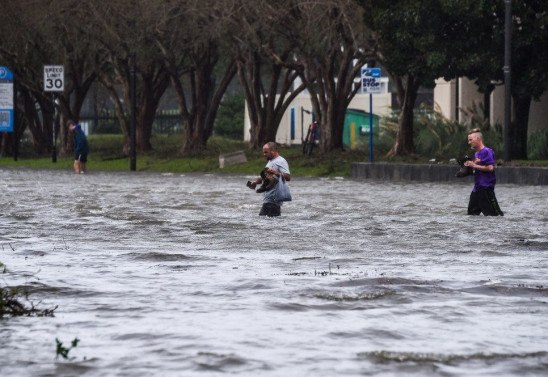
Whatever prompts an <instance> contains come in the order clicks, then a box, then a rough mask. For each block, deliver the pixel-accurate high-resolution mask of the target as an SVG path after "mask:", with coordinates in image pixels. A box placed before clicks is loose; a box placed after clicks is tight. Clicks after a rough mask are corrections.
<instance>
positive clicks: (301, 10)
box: [269, 0, 371, 152]
mask: <svg viewBox="0 0 548 377" xmlns="http://www.w3.org/2000/svg"><path fill="white" fill-rule="evenodd" d="M269 14H271V15H272V16H271V17H272V20H271V26H272V28H273V30H274V31H275V33H276V34H278V35H280V36H283V37H284V38H286V39H287V40H288V41H290V43H291V44H292V45H293V46H294V48H295V53H294V55H293V56H292V58H293V61H287V59H285V58H284V57H283V56H280V55H279V54H277V53H275V52H273V51H271V53H272V55H273V56H274V57H275V58H276V59H277V60H278V62H280V64H285V65H287V66H289V67H292V68H293V69H295V70H297V71H298V72H299V74H300V75H301V77H302V79H303V82H304V83H305V84H306V86H307V89H308V90H309V92H310V94H311V97H312V106H313V109H314V112H315V113H316V115H317V119H318V120H319V121H320V123H321V131H320V132H321V137H320V149H321V150H322V151H324V152H326V151H330V150H333V149H342V148H343V127H344V119H345V114H346V109H347V108H348V104H349V103H350V101H351V100H352V98H353V97H354V96H355V94H356V93H357V92H358V90H359V89H360V86H359V83H356V82H355V79H356V78H357V77H358V76H359V72H360V70H361V67H362V66H363V65H364V63H365V62H366V61H367V59H368V57H369V56H371V53H370V52H369V49H368V46H367V39H366V37H367V34H366V30H365V29H364V27H363V26H364V25H363V22H361V10H360V8H359V7H358V6H357V4H356V3H355V1H352V0H342V1H335V0H316V1H310V0H285V1H282V2H281V3H277V4H276V5H274V4H271V5H270V9H269Z"/></svg>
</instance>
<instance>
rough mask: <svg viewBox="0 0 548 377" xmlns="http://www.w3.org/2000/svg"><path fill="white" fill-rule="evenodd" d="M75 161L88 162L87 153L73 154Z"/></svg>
mask: <svg viewBox="0 0 548 377" xmlns="http://www.w3.org/2000/svg"><path fill="white" fill-rule="evenodd" d="M74 160H75V161H80V162H83V163H84V164H85V163H86V162H88V155H87V154H79V155H77V156H74Z"/></svg>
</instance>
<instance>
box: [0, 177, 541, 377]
mask: <svg viewBox="0 0 548 377" xmlns="http://www.w3.org/2000/svg"><path fill="white" fill-rule="evenodd" d="M248 178H249V177H247V176H224V175H180V174H148V173H133V174H130V173H120V174H114V173H99V172H93V173H92V174H89V175H85V176H76V175H73V174H70V173H68V172H59V171H32V170H0V190H1V194H0V262H2V263H4V264H5V265H6V267H7V271H5V272H4V273H3V274H1V275H0V285H1V286H14V285H25V286H27V287H29V291H30V296H29V299H30V300H31V301H32V302H34V304H35V305H36V306H37V307H41V308H49V307H54V306H58V308H57V309H56V310H55V316H54V317H14V318H6V317H5V318H3V319H0V375H2V376H22V377H26V376H29V377H30V376H32V377H36V376H74V375H85V376H132V377H135V376H143V377H144V376H211V375H224V374H226V375H243V376H258V375H260V376H313V375H318V376H343V375H344V376H402V375H405V376H545V375H547V374H548V321H547V318H548V278H547V271H548V200H547V190H546V187H543V186H515V185H499V186H497V189H496V192H497V197H498V199H499V203H500V205H501V208H502V210H503V211H504V212H505V214H506V216H504V217H499V218H489V217H483V216H480V217H473V218H472V217H468V216H466V215H465V213H466V206H467V202H468V196H469V192H470V189H471V186H472V185H471V183H470V182H467V183H464V182H462V181H457V182H455V184H427V183H424V184H417V183H381V182H371V183H367V182H356V181H352V180H348V179H303V178H299V177H294V179H293V180H292V181H291V182H290V186H291V189H292V193H293V198H294V201H293V202H291V203H287V204H284V206H283V209H282V217H281V218H263V217H259V216H258V215H257V214H258V211H259V208H260V205H261V196H260V195H259V194H255V193H254V192H253V191H252V190H249V189H248V188H246V187H245V182H246V180H247V179H248ZM56 338H58V339H59V340H60V341H62V342H63V344H64V345H67V346H68V345H69V344H70V342H71V340H73V339H74V338H78V339H80V343H79V344H78V346H77V347H76V348H73V349H71V350H70V353H69V356H70V357H71V359H69V360H64V359H61V358H60V359H56V358H55V339H56Z"/></svg>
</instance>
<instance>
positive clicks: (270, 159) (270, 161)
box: [249, 141, 291, 217]
mask: <svg viewBox="0 0 548 377" xmlns="http://www.w3.org/2000/svg"><path fill="white" fill-rule="evenodd" d="M263 155H264V156H265V157H266V160H267V163H266V168H268V172H269V173H270V174H274V175H276V176H278V177H280V176H282V175H283V177H284V178H285V180H286V181H290V180H291V175H290V173H289V164H288V163H287V161H286V160H285V158H283V157H282V156H280V153H279V152H278V146H277V144H276V143H275V142H273V141H270V142H268V143H266V144H265V145H264V146H263ZM262 181H263V180H262V178H257V179H255V180H253V181H250V184H249V187H250V188H252V189H255V187H256V186H257V185H259V184H261V183H262ZM275 191H276V190H270V191H265V192H264V193H263V206H262V208H261V212H259V215H260V216H269V217H272V216H280V214H281V206H282V202H278V201H276V200H275V199H274V194H275Z"/></svg>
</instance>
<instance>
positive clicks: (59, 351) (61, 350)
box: [55, 338, 80, 359]
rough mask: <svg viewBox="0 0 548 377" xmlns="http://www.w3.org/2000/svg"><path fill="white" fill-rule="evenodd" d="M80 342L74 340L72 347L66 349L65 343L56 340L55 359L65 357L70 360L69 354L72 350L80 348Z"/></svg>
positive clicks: (76, 339) (71, 343)
mask: <svg viewBox="0 0 548 377" xmlns="http://www.w3.org/2000/svg"><path fill="white" fill-rule="evenodd" d="M79 342H80V339H78V338H74V339H73V340H72V342H70V347H68V348H67V347H65V346H64V345H63V343H62V342H61V341H60V340H59V339H57V338H55V344H56V347H55V358H56V359H57V358H58V357H59V356H61V357H63V359H68V354H69V352H70V350H71V349H73V348H76V346H78V343H79Z"/></svg>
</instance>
